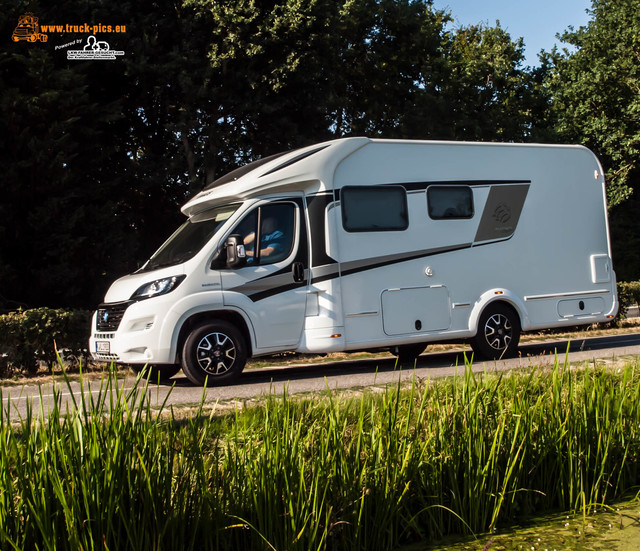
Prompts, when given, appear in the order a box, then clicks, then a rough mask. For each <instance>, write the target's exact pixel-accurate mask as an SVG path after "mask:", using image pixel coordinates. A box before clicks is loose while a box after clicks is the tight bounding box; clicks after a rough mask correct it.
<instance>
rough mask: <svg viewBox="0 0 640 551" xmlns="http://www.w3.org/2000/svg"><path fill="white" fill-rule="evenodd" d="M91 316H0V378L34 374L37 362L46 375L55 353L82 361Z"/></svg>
mask: <svg viewBox="0 0 640 551" xmlns="http://www.w3.org/2000/svg"><path fill="white" fill-rule="evenodd" d="M90 326H91V312H89V311H86V310H64V309H52V308H34V309H31V310H18V311H17V312H11V313H9V314H5V315H2V316H0V355H1V356H0V374H1V375H5V376H6V375H8V374H10V373H12V372H14V371H25V372H27V373H31V374H33V373H36V372H37V371H38V368H39V365H40V363H41V362H44V363H46V364H47V366H48V368H49V371H51V370H52V369H53V365H54V363H55V362H56V349H58V350H59V351H63V354H64V356H65V357H66V358H67V359H72V360H73V361H75V360H78V359H83V360H84V359H86V358H87V356H88V350H87V347H88V341H89V334H90V330H91V327H90Z"/></svg>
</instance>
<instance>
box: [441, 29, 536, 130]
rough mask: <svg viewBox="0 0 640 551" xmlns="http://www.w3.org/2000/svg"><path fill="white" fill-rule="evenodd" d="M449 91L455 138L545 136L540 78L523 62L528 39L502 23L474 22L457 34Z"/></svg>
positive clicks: (449, 114) (452, 37) (452, 52)
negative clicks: (513, 32)
mask: <svg viewBox="0 0 640 551" xmlns="http://www.w3.org/2000/svg"><path fill="white" fill-rule="evenodd" d="M449 51H450V54H449V71H448V81H447V89H446V91H445V95H446V97H447V102H448V106H449V111H448V113H447V116H448V119H449V120H450V124H451V134H450V137H452V138H464V139H473V140H498V141H534V140H537V139H540V138H541V137H542V138H543V139H544V132H545V130H546V129H545V125H544V124H542V125H541V124H540V123H539V121H540V119H539V118H538V117H536V115H538V114H539V113H540V112H541V111H542V112H543V111H544V108H545V107H546V106H545V102H544V99H543V98H542V97H541V96H540V92H541V87H540V79H539V78H538V75H537V73H536V72H535V71H530V70H529V69H528V68H524V67H523V66H522V62H523V60H524V44H523V41H522V39H521V38H518V39H516V40H512V39H511V36H510V35H509V33H507V32H506V31H505V30H504V29H502V28H501V27H500V23H499V22H497V24H496V26H495V27H487V26H485V25H482V24H480V25H470V26H467V27H462V28H460V29H458V30H456V32H454V33H453V35H452V36H451V43H450V48H449Z"/></svg>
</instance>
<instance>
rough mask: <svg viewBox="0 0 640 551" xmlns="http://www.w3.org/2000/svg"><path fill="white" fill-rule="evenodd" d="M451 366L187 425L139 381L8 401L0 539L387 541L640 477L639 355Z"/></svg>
mask: <svg viewBox="0 0 640 551" xmlns="http://www.w3.org/2000/svg"><path fill="white" fill-rule="evenodd" d="M461 371H463V373H461V375H460V376H457V377H454V378H451V379H446V380H440V381H429V382H426V383H417V382H416V383H414V384H413V385H412V386H411V387H409V388H401V387H400V386H395V387H392V388H389V389H388V390H386V391H384V392H381V393H372V392H364V393H363V394H361V395H358V396H356V397H349V398H347V397H343V396H341V395H340V394H336V393H332V392H330V391H327V392H326V393H324V394H323V395H320V396H317V397H305V398H294V397H291V396H288V395H286V394H285V395H284V396H280V397H277V396H275V395H271V396H269V397H267V398H266V400H265V402H264V403H263V404H262V405H259V406H252V407H250V408H246V409H243V410H241V409H238V410H236V411H235V412H234V413H232V414H220V415H215V414H212V413H211V410H208V409H207V408H206V407H205V404H204V403H203V404H201V407H200V409H199V410H198V411H197V412H196V413H195V414H194V415H192V416H191V417H190V418H189V419H187V420H183V419H177V418H176V416H175V415H174V414H173V411H172V410H171V409H170V408H167V407H166V406H164V405H163V406H162V407H160V408H159V409H160V411H158V408H152V406H151V403H152V402H151V400H150V396H151V393H152V392H153V385H149V383H148V382H147V381H145V380H143V379H139V380H138V382H137V384H136V385H135V386H134V388H133V389H132V390H123V389H122V386H119V384H118V381H117V380H116V379H115V377H113V376H111V377H107V378H105V379H104V381H103V382H102V386H101V387H100V388H99V389H98V390H97V391H96V389H92V390H93V392H88V391H87V390H86V388H85V391H84V392H81V393H79V394H78V395H77V396H76V398H75V403H71V404H69V405H64V406H63V400H62V393H63V391H65V392H68V391H70V387H69V388H67V389H65V388H64V387H59V388H58V389H57V390H56V396H55V400H54V405H53V407H52V408H51V409H50V411H45V410H44V408H43V407H41V406H36V405H32V406H31V407H30V408H29V409H28V412H27V414H26V415H24V416H23V417H22V418H20V417H16V415H15V414H13V410H11V409H10V407H9V405H8V401H7V400H6V398H7V397H6V396H4V397H3V398H4V400H3V402H2V403H3V407H2V411H1V412H0V439H1V442H0V548H1V549H74V550H76V549H86V550H89V549H111V550H116V549H117V550H122V549H141V550H142V549H144V550H147V549H158V550H160V549H277V550H285V549H292V550H293V549H300V550H309V549H392V548H393V547H395V546H397V545H399V544H401V543H404V542H409V541H415V540H428V539H433V538H435V537H439V536H442V535H445V534H452V533H468V532H469V531H485V530H491V529H494V528H497V527H501V526H503V525H505V524H507V523H508V522H510V521H511V520H512V519H514V518H515V517H522V516H524V515H530V514H541V513H544V512H547V511H549V510H551V509H562V510H567V509H578V510H579V509H583V510H586V508H588V507H589V506H590V505H592V504H594V503H601V502H604V501H606V500H608V499H611V498H613V497H616V496H619V495H620V494H621V493H622V492H625V491H629V490H631V489H633V488H634V487H635V486H637V485H638V483H639V482H640V470H639V466H638V462H639V460H640V375H639V373H638V368H637V367H636V366H634V365H629V366H627V367H625V368H624V369H622V370H620V372H614V371H612V370H608V369H602V368H595V367H585V368H583V369H579V370H576V369H570V368H569V367H568V366H566V365H563V364H562V363H557V364H556V366H555V368H554V369H551V370H548V371H545V370H538V369H534V370H531V371H530V372H528V373H526V374H522V373H510V374H508V375H486V374H482V375H477V374H473V373H472V371H471V369H470V366H466V368H465V369H464V370H461ZM42 402H43V400H35V401H34V402H33V404H41V403H42ZM65 403H66V402H65Z"/></svg>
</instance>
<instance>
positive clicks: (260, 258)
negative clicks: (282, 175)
mask: <svg viewBox="0 0 640 551" xmlns="http://www.w3.org/2000/svg"><path fill="white" fill-rule="evenodd" d="M230 235H238V236H241V239H242V242H243V244H244V248H245V252H246V264H245V265H243V266H242V267H240V268H236V269H228V268H224V269H222V270H220V274H221V280H222V290H223V301H224V304H225V306H228V307H232V308H234V309H239V310H241V311H243V312H244V313H245V315H246V317H247V318H248V319H249V320H250V321H251V324H252V326H253V330H254V333H255V339H256V350H260V349H271V348H287V347H296V346H297V345H298V343H299V342H300V338H301V334H302V329H303V325H304V317H305V308H306V301H307V283H308V282H307V278H308V274H309V270H308V247H307V232H306V229H305V225H304V216H303V210H302V200H301V199H300V200H297V199H291V200H279V201H272V202H265V203H262V204H260V205H258V206H257V207H255V208H254V209H252V210H251V211H249V212H248V213H247V214H246V215H245V216H244V217H243V218H242V220H240V222H238V224H236V226H235V227H234V228H233V230H232V231H231V234H230Z"/></svg>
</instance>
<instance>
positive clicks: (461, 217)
mask: <svg viewBox="0 0 640 551" xmlns="http://www.w3.org/2000/svg"><path fill="white" fill-rule="evenodd" d="M442 189H450V190H456V191H460V190H465V191H467V192H468V195H469V199H470V205H469V207H470V212H471V214H468V215H458V214H454V215H452V216H436V215H434V213H433V212H432V205H431V201H430V199H429V194H430V193H432V192H433V191H436V190H442ZM426 201H427V214H428V215H429V218H431V220H471V219H472V218H473V217H474V216H475V203H474V201H473V188H472V187H471V186H463V185H454V186H451V185H446V184H445V185H441V184H438V185H435V186H429V187H428V188H427V193H426ZM452 210H454V209H453V208H452ZM445 212H446V211H445Z"/></svg>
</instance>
